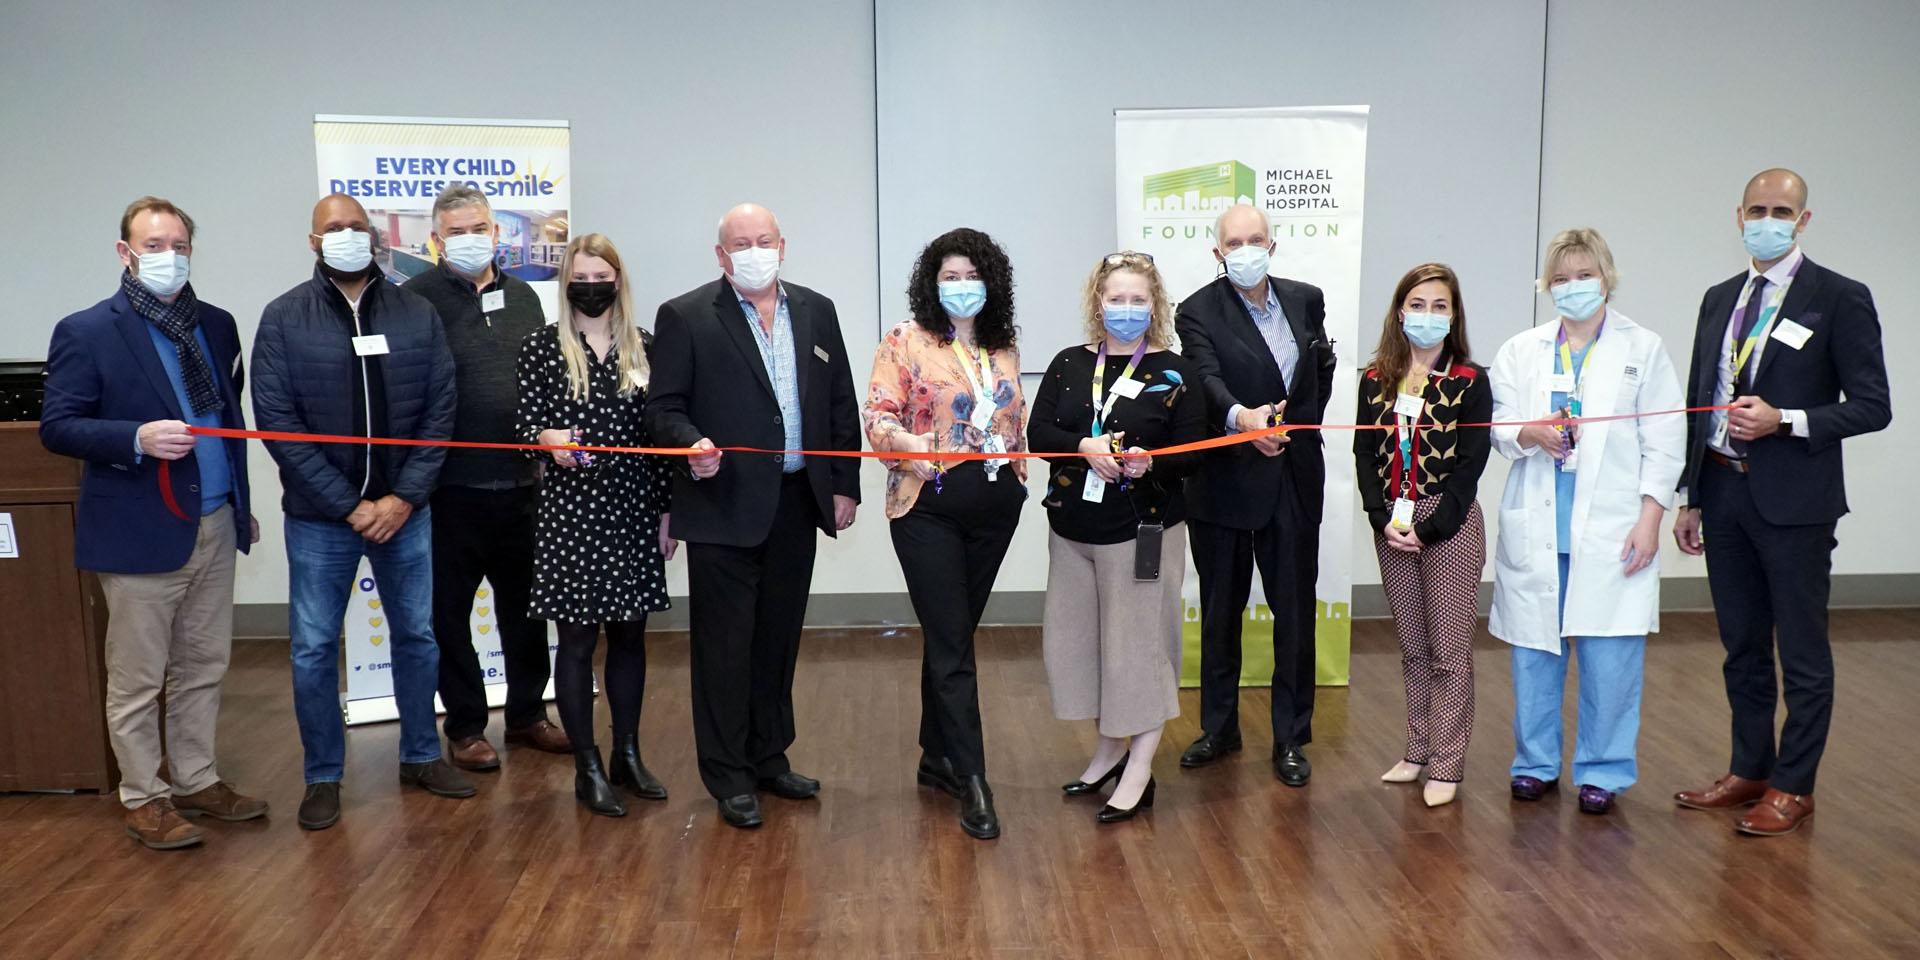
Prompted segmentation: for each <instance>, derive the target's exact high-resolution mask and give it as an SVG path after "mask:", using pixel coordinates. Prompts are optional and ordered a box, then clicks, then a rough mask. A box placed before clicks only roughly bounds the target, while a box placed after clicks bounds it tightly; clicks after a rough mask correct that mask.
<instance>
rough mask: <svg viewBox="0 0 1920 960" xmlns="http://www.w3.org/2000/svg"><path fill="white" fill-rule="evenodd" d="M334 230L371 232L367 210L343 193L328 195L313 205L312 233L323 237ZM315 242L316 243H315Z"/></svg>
mask: <svg viewBox="0 0 1920 960" xmlns="http://www.w3.org/2000/svg"><path fill="white" fill-rule="evenodd" d="M335 230H363V231H367V232H371V228H370V227H369V226H368V223H367V208H365V207H363V206H361V205H360V201H358V200H355V199H354V198H352V197H349V196H347V195H346V194H344V193H329V194H327V195H326V196H324V197H321V198H320V202H319V203H316V204H314V205H313V232H314V233H315V234H318V235H320V236H325V235H327V234H329V233H332V232H333V231H335ZM316 242H317V241H316Z"/></svg>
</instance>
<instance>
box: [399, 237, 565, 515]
mask: <svg viewBox="0 0 1920 960" xmlns="http://www.w3.org/2000/svg"><path fill="white" fill-rule="evenodd" d="M402 286H403V287H404V288H405V289H406V290H408V291H409V292H412V293H417V294H419V295H420V296H422V297H425V298H426V299H427V301H428V302H429V303H432V304H433V308H434V310H435V312H437V313H439V315H440V324H441V326H442V327H444V328H445V329H446V335H447V347H448V349H449V350H451V351H452V353H453V372H454V382H455V384H456V386H457V388H458V389H457V390H456V392H457V394H458V395H459V398H460V405H459V407H458V409H457V410H456V411H455V413H454V421H453V439H455V440H467V441H478V442H482V443H513V442H515V437H514V433H513V415H514V408H515V405H516V403H517V402H518V400H519V394H518V389H517V384H516V383H515V379H514V377H515V374H514V367H513V365H514V360H515V358H516V357H518V356H519V353H520V342H521V341H522V340H525V339H526V338H527V335H528V334H530V333H532V332H533V331H535V330H538V329H540V328H541V327H543V326H545V325H546V322H547V317H546V311H545V310H544V309H542V308H541V306H540V298H539V297H538V296H537V295H535V294H534V292H533V288H532V287H529V286H527V283H526V281H524V280H521V279H520V278H518V277H513V276H508V275H507V274H505V273H502V272H501V271H500V270H499V269H498V268H497V267H496V268H495V270H494V280H493V282H492V283H490V284H488V285H487V287H486V291H492V290H499V291H501V292H503V293H504V294H505V295H506V305H505V306H503V307H501V308H500V309H498V310H495V311H493V312H491V313H486V314H483V313H482V312H481V310H480V296H481V294H482V293H483V292H486V291H480V290H475V289H474V286H473V281H471V280H468V279H467V278H466V277H463V276H461V275H459V274H457V273H455V272H453V270H452V269H450V268H448V267H447V266H446V265H445V264H441V265H440V266H437V267H435V268H433V269H432V270H429V271H427V272H426V273H423V274H420V275H419V276H417V277H414V278H412V279H410V280H408V281H407V282H406V283H405V284H403V285H402ZM536 478H537V474H536V473H535V470H534V460H533V458H531V457H528V456H527V455H526V454H524V453H521V452H519V451H515V450H461V449H452V450H448V451H447V461H446V465H445V466H443V467H441V468H440V486H442V487H458V486H493V485H497V484H500V483H503V482H504V483H512V484H516V485H522V486H524V485H529V484H532V483H533V482H534V481H535V479H536Z"/></svg>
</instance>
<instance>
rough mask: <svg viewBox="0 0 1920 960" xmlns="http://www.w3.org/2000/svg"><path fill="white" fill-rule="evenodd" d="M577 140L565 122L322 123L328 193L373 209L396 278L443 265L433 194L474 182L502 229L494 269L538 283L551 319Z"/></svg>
mask: <svg viewBox="0 0 1920 960" xmlns="http://www.w3.org/2000/svg"><path fill="white" fill-rule="evenodd" d="M571 139H572V131H571V130H570V129H568V127H567V122H566V121H564V120H436V119H424V118H419V117H348V116H333V115H327V114H322V115H319V116H316V117H314V118H313V143H314V151H315V155H316V157H317V159H318V160H319V176H320V184H319V186H320V194H319V195H320V196H326V195H327V194H330V193H344V194H346V195H348V196H350V197H353V198H354V199H356V200H359V201H360V205H361V206H364V207H366V208H367V218H368V220H370V221H371V222H372V225H373V255H374V262H376V263H378V264H379V265H380V269H381V270H383V271H385V272H386V274H387V277H388V279H390V280H392V281H393V282H395V283H402V282H405V281H406V279H407V278H408V277H412V276H415V275H417V274H420V273H423V272H425V271H427V270H431V269H433V267H434V266H435V265H436V264H438V263H439V262H440V257H439V253H438V251H437V250H435V249H434V244H433V242H432V240H431V239H430V237H431V235H432V233H433V220H432V212H433V198H434V197H435V196H438V195H439V193H440V191H441V190H443V189H445V188H446V187H447V185H448V184H452V183H466V184H471V185H472V186H474V187H477V188H478V189H479V190H480V191H481V192H483V193H485V194H486V195H487V201H488V203H489V204H490V205H491V206H492V207H493V219H494V222H495V223H496V224H498V225H499V227H500V239H499V242H498V244H496V245H495V247H494V251H493V259H494V265H495V266H496V267H498V268H499V269H500V270H502V271H504V272H506V273H509V274H512V275H513V276H516V277H519V278H520V279H522V280H525V281H528V282H529V283H531V284H532V285H533V289H534V292H536V293H538V294H539V295H540V299H541V301H542V303H543V304H544V305H545V307H546V311H547V316H549V317H551V316H555V315H557V313H558V307H559V290H560V285H559V283H558V282H556V280H555V278H556V277H557V276H558V275H559V272H560V257H561V255H562V254H564V253H565V252H566V249H567V239H568V236H569V228H568V219H567V218H568V211H569V209H570V208H571V202H570V200H571V195H572V192H573V186H572V177H571V176H570V174H571V172H572V170H571V167H570V157H571V149H572V148H571Z"/></svg>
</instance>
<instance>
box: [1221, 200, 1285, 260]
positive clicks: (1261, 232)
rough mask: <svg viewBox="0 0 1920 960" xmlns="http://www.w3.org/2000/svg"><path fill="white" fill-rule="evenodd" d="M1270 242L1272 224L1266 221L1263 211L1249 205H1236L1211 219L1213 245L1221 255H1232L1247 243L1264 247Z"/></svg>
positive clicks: (1265, 213)
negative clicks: (1236, 249)
mask: <svg viewBox="0 0 1920 960" xmlns="http://www.w3.org/2000/svg"><path fill="white" fill-rule="evenodd" d="M1272 242H1273V222H1272V221H1270V220H1268V219H1267V212H1266V211H1265V210H1262V209H1260V208H1259V207H1256V206H1254V205H1253V204H1251V203H1236V204H1234V205H1233V206H1231V207H1228V208H1226V209H1225V210H1222V211H1220V215H1219V216H1217V217H1215V218H1213V245H1214V246H1215V247H1217V248H1219V250H1220V252H1221V253H1232V252H1233V251H1234V250H1235V248H1238V247H1243V246H1246V245H1247V244H1249V243H1257V244H1259V245H1260V246H1263V247H1264V246H1267V245H1268V244H1270V243H1272Z"/></svg>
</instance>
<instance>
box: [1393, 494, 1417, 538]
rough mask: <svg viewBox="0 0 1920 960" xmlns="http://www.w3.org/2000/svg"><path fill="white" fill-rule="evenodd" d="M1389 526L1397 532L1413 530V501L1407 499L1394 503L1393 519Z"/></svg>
mask: <svg viewBox="0 0 1920 960" xmlns="http://www.w3.org/2000/svg"><path fill="white" fill-rule="evenodd" d="M1387 526H1390V527H1392V528H1394V529H1395V530H1412V529H1413V501H1412V500H1408V499H1407V498H1406V497H1398V498H1396V499H1395V500H1394V501H1393V519H1391V520H1388V521H1387Z"/></svg>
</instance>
